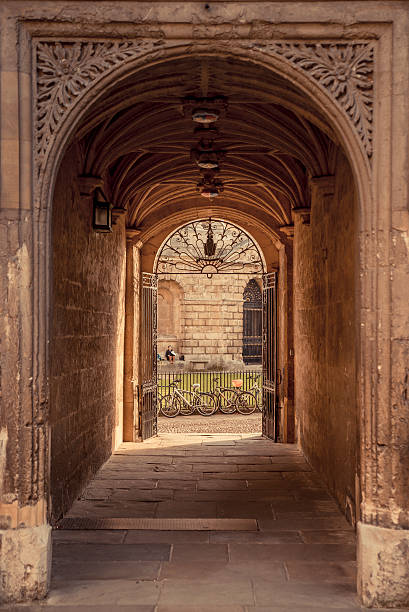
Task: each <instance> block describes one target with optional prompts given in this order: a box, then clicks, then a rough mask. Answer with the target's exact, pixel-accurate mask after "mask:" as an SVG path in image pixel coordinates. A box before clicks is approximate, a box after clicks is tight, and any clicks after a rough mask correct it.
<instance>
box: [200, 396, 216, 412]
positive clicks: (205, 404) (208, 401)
mask: <svg viewBox="0 0 409 612" xmlns="http://www.w3.org/2000/svg"><path fill="white" fill-rule="evenodd" d="M197 395H198V397H196V403H195V408H196V409H197V410H198V411H199V412H200V414H202V415H203V416H212V414H214V413H215V412H216V410H217V404H216V402H215V399H214V397H213V395H212V394H211V393H198V394H197Z"/></svg>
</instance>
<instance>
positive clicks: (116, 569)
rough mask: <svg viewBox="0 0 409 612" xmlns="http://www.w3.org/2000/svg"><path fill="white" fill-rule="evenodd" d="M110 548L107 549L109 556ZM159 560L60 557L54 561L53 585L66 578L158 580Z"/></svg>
mask: <svg viewBox="0 0 409 612" xmlns="http://www.w3.org/2000/svg"><path fill="white" fill-rule="evenodd" d="M108 555H109V549H108V550H107V556H108ZM159 569H160V562H158V561H122V560H121V561H112V560H110V559H108V560H107V559H105V560H104V561H102V560H98V561H95V560H94V561H87V562H81V561H76V562H75V563H73V562H72V561H71V559H60V560H58V561H56V562H55V563H54V572H53V586H56V587H57V588H58V585H64V583H65V581H66V580H157V578H158V576H159Z"/></svg>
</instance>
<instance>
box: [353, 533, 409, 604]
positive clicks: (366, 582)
mask: <svg viewBox="0 0 409 612" xmlns="http://www.w3.org/2000/svg"><path fill="white" fill-rule="evenodd" d="M358 592H359V594H360V596H361V601H362V603H363V605H364V606H366V607H368V608H407V607H409V531H408V530H406V529H385V528H383V527H375V526H373V525H366V524H365V523H358Z"/></svg>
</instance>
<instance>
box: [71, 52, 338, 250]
mask: <svg viewBox="0 0 409 612" xmlns="http://www.w3.org/2000/svg"><path fill="white" fill-rule="evenodd" d="M188 96H194V97H197V98H200V97H212V96H224V97H225V98H226V99H227V103H228V107H227V111H226V113H225V114H224V115H223V116H222V117H221V118H220V120H219V121H218V122H217V127H218V129H219V132H220V134H219V137H218V139H217V147H218V148H220V149H222V150H223V151H226V156H225V159H224V160H223V161H222V164H221V170H220V172H219V174H218V179H220V180H221V181H222V182H223V185H224V190H223V192H222V194H220V195H219V197H218V198H217V211H218V212H217V214H219V215H221V216H222V215H223V211H225V214H226V215H227V214H228V215H229V218H230V220H232V221H236V222H239V220H240V219H239V218H240V217H243V216H246V218H247V223H246V225H247V226H248V225H250V227H251V225H252V223H251V219H254V223H256V220H257V224H258V226H259V227H261V226H263V227H265V228H269V231H270V232H271V233H272V235H274V236H276V237H277V239H279V237H280V236H281V237H282V235H280V230H279V228H280V227H281V226H283V225H288V224H290V223H291V209H292V208H300V207H305V206H308V203H309V188H308V179H309V178H310V177H316V176H323V175H328V174H332V173H333V171H334V167H333V166H334V163H335V162H334V160H335V154H336V149H337V146H336V144H335V137H334V134H333V132H332V130H331V127H330V126H329V125H328V124H327V122H326V121H325V119H324V117H323V116H322V114H321V113H320V112H319V111H318V109H317V108H316V106H315V104H314V101H313V100H309V99H306V98H305V96H304V95H302V93H301V92H300V91H298V90H297V89H296V88H295V87H294V86H293V85H292V84H290V83H289V82H287V81H286V80H285V79H283V78H282V77H280V76H278V75H274V74H273V73H271V71H268V70H267V69H265V68H263V67H260V66H256V65H254V64H251V63H247V62H239V61H237V60H233V59H229V58H224V59H223V58H214V57H192V58H185V59H180V60H177V61H173V62H167V63H163V64H159V65H157V66H155V67H154V68H150V69H145V70H142V71H139V72H138V73H137V74H134V75H133V76H132V77H128V78H126V79H123V80H122V81H121V82H119V83H118V84H116V86H115V87H114V88H112V89H111V90H109V91H107V92H106V95H105V96H104V98H103V99H99V101H98V102H97V103H96V104H95V105H93V107H92V108H91V109H90V110H89V111H88V114H87V115H86V116H85V117H84V119H83V121H82V124H81V126H80V127H79V130H78V132H77V138H78V139H79V140H80V142H81V146H82V151H83V164H84V167H83V174H84V175H88V176H99V177H102V178H103V179H104V181H105V189H106V191H107V194H108V195H109V197H110V198H111V199H112V202H113V203H114V206H115V207H116V208H122V209H125V210H126V211H127V213H126V222H127V226H128V227H131V228H138V229H140V230H141V235H144V234H145V235H146V237H147V238H151V237H152V235H153V234H152V228H153V227H154V226H155V225H156V224H157V223H159V224H160V225H163V223H165V225H166V219H167V218H168V219H169V221H170V219H173V221H172V223H173V227H175V226H176V225H177V224H178V223H180V222H183V221H184V220H188V219H189V214H190V215H191V216H192V218H194V217H196V216H197V214H196V213H194V212H193V211H198V210H201V211H202V212H201V213H198V214H203V211H204V210H206V214H207V212H208V211H209V210H210V208H212V209H213V210H214V209H215V204H214V202H212V203H211V205H210V207H209V202H206V201H205V199H204V198H203V197H201V196H200V195H199V194H198V193H197V190H196V185H197V183H198V181H199V180H200V178H201V175H200V172H199V169H198V167H197V166H196V164H195V162H194V161H193V160H192V159H191V149H192V147H194V146H195V144H196V143H197V136H195V135H194V132H193V130H194V124H193V122H192V118H191V115H189V113H184V110H183V100H184V99H186V97H188ZM249 220H250V221H249ZM173 227H172V228H170V227H169V225H167V228H168V229H173Z"/></svg>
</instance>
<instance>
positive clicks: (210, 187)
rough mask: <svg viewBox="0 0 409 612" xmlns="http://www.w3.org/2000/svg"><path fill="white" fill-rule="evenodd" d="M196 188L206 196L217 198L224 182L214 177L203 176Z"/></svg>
mask: <svg viewBox="0 0 409 612" xmlns="http://www.w3.org/2000/svg"><path fill="white" fill-rule="evenodd" d="M196 188H197V191H198V192H199V193H200V195H201V196H203V197H204V198H217V196H218V195H220V193H221V192H222V191H223V183H222V182H221V181H216V180H214V179H209V178H203V179H202V180H201V181H200V182H199V183H198V184H197V187H196Z"/></svg>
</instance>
